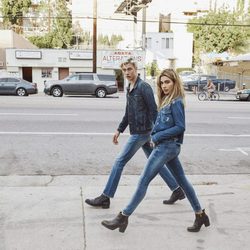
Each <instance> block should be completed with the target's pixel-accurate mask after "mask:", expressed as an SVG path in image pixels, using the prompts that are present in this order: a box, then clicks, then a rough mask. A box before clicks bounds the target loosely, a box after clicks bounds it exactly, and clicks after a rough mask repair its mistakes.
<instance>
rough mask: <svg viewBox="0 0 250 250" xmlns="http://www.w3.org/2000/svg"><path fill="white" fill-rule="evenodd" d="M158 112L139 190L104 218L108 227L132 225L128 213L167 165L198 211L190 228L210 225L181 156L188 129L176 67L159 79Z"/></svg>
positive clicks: (122, 228)
mask: <svg viewBox="0 0 250 250" xmlns="http://www.w3.org/2000/svg"><path fill="white" fill-rule="evenodd" d="M157 95H158V100H159V104H158V110H159V112H158V116H157V119H156V122H155V125H154V127H153V130H152V133H151V139H152V146H153V148H154V149H153V151H152V153H151V155H150V157H149V158H148V161H147V164H146V166H145V169H144V171H143V173H142V175H141V177H140V180H139V183H138V186H137V189H136V192H135V193H134V195H133V197H132V199H131V200H130V202H129V204H128V205H127V206H126V207H125V208H124V209H123V210H122V212H120V213H119V214H118V215H117V216H116V218H115V219H113V220H110V221H108V220H104V221H102V225H103V226H105V227H107V228H108V229H111V230H114V229H116V228H119V231H120V232H124V231H125V230H126V228H127V225H128V217H129V216H130V215H131V214H132V213H133V212H134V210H135V209H136V207H137V206H138V205H139V204H140V202H141V201H142V200H143V198H144V196H145V194H146V191H147V188H148V185H149V183H150V182H151V181H152V180H153V179H154V177H155V176H156V175H157V174H158V173H159V171H160V169H161V168H162V166H163V165H164V163H165V164H166V165H167V167H168V168H169V170H170V171H171V173H172V174H173V175H174V177H175V178H176V180H177V182H178V184H179V185H180V186H181V188H182V189H183V190H184V192H185V194H186V196H187V198H188V200H189V202H190V204H191V206H192V208H193V210H194V212H195V221H194V224H193V225H192V226H191V227H188V228H187V230H188V231H189V232H198V231H200V228H201V227H202V225H205V226H206V227H208V226H209V225H210V222H209V218H208V216H207V215H206V213H205V210H204V209H203V210H202V209H201V206H200V203H199V201H198V199H197V196H196V194H195V191H194V189H193V186H192V185H191V184H190V182H189V181H188V180H187V178H186V176H185V174H184V171H183V168H182V165H181V163H180V161H179V159H178V155H179V153H180V146H181V144H182V143H183V136H184V131H185V112H184V90H183V86H182V83H181V80H180V78H179V76H178V74H177V73H176V72H175V71H174V70H172V69H166V70H163V71H162V72H161V74H160V76H159V77H158V80H157Z"/></svg>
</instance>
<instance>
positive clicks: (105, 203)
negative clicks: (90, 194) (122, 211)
mask: <svg viewBox="0 0 250 250" xmlns="http://www.w3.org/2000/svg"><path fill="white" fill-rule="evenodd" d="M85 202H86V203H87V204H89V205H90V206H93V207H102V208H109V206H110V198H109V197H107V196H105V195H104V194H101V195H100V196H98V197H96V198H94V199H86V200H85Z"/></svg>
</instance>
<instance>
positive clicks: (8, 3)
mask: <svg viewBox="0 0 250 250" xmlns="http://www.w3.org/2000/svg"><path fill="white" fill-rule="evenodd" d="M31 3H32V2H31V0H2V14H3V23H4V26H5V28H15V31H16V32H17V33H22V23H23V14H24V13H27V12H28V10H29V7H30V6H31Z"/></svg>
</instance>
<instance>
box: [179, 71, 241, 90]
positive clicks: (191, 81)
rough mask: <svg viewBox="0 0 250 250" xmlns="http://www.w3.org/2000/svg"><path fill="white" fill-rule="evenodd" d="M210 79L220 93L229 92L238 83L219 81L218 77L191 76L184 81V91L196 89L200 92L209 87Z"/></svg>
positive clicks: (225, 80) (228, 80)
mask: <svg viewBox="0 0 250 250" xmlns="http://www.w3.org/2000/svg"><path fill="white" fill-rule="evenodd" d="M208 79H210V80H211V81H212V82H213V84H214V85H215V87H216V90H218V91H226V92H228V91H229V90H230V89H234V88H235V86H236V81H234V80H230V79H217V78H216V76H212V75H193V76H192V75H191V76H189V78H185V79H184V81H183V85H184V89H186V90H189V91H191V90H193V89H194V87H196V88H197V89H198V90H202V89H203V88H204V87H205V86H206V85H207V80H208Z"/></svg>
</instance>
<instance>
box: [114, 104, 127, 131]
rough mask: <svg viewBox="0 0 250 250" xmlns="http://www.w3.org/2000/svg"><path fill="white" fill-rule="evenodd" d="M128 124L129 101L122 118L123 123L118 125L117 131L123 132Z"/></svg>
mask: <svg viewBox="0 0 250 250" xmlns="http://www.w3.org/2000/svg"><path fill="white" fill-rule="evenodd" d="M127 126H128V102H127V103H126V110H125V114H124V116H123V118H122V121H121V123H120V124H119V126H118V129H117V131H119V132H120V133H123V132H124V130H125V129H126V127H127Z"/></svg>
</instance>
